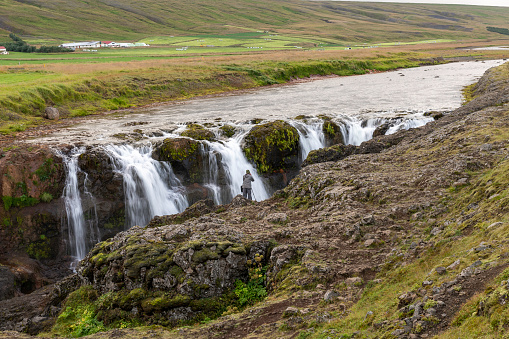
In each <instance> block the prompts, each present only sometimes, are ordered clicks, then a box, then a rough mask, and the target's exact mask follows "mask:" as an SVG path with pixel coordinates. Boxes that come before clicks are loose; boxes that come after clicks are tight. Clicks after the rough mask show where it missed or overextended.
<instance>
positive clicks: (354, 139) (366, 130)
mask: <svg viewBox="0 0 509 339" xmlns="http://www.w3.org/2000/svg"><path fill="white" fill-rule="evenodd" d="M430 121H433V118H430V117H424V116H422V114H419V115H417V116H414V117H412V118H399V119H385V118H372V119H367V120H361V119H359V118H348V117H344V119H343V120H342V122H338V124H339V125H340V128H341V133H343V141H344V143H345V144H347V145H355V146H359V145H360V144H361V143H363V142H364V141H368V140H370V139H372V138H373V133H374V132H375V130H376V129H377V127H379V126H381V125H383V124H385V123H390V124H391V127H389V129H388V130H387V132H386V133H385V134H386V135H389V134H394V133H396V132H397V131H400V130H404V129H410V128H417V127H421V126H424V125H426V124H427V123H428V122H430Z"/></svg>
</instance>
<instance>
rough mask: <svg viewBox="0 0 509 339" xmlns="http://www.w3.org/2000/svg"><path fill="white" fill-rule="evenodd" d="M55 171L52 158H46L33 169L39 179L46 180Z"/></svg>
mask: <svg viewBox="0 0 509 339" xmlns="http://www.w3.org/2000/svg"><path fill="white" fill-rule="evenodd" d="M55 172H56V166H55V163H54V161H53V158H47V159H46V160H44V163H43V164H42V165H41V166H40V167H39V168H38V169H37V170H36V171H35V174H36V175H37V176H38V177H39V180H40V181H43V182H44V181H48V180H49V179H51V178H52V177H53V175H54V174H55Z"/></svg>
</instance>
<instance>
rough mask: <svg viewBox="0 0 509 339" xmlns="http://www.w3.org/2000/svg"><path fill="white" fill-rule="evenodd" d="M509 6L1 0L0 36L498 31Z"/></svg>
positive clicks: (369, 37) (371, 38)
mask: <svg viewBox="0 0 509 339" xmlns="http://www.w3.org/2000/svg"><path fill="white" fill-rule="evenodd" d="M507 18H509V8H503V7H482V6H462V5H431V4H417V5H416V4H396V3H358V2H343V1H341V2H340V1H301V0H287V1H279V0H264V1H252V0H232V1H228V2H222V1H221V2H219V1H211V0H191V1H176V0H170V1H158V0H86V1H84V0H4V1H2V3H1V4H0V36H1V35H4V34H5V35H7V33H8V32H14V33H16V34H19V35H21V36H24V37H25V38H28V39H33V40H37V39H40V40H48V39H54V40H55V41H73V40H74V41H76V40H90V39H98V40H99V39H100V40H120V39H122V40H131V41H135V40H139V39H142V38H144V37H147V36H157V35H159V36H171V35H176V36H178V35H190V34H193V35H195V34H231V33H239V32H249V31H257V30H268V31H277V32H280V33H284V34H291V35H296V36H302V37H306V36H313V37H319V38H321V39H323V41H324V42H327V43H351V42H368V43H370V42H385V41H415V40H420V39H469V38H501V37H504V36H503V35H501V34H498V33H494V32H489V31H487V29H486V27H487V26H493V27H502V28H503V27H507V25H506V23H507Z"/></svg>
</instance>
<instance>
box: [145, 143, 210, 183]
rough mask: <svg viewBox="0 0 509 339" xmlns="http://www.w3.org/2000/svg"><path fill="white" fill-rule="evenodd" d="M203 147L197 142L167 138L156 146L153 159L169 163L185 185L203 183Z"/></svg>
mask: <svg viewBox="0 0 509 339" xmlns="http://www.w3.org/2000/svg"><path fill="white" fill-rule="evenodd" d="M203 147H204V146H203V145H202V144H201V143H200V142H199V141H196V140H192V139H187V138H167V139H164V140H163V142H162V143H160V144H158V145H156V146H155V150H154V152H153V153H152V157H153V158H154V159H155V160H158V161H169V162H170V163H171V166H172V168H173V171H174V172H175V174H176V175H177V176H178V177H179V178H180V179H181V181H183V182H184V184H193V183H202V181H203V179H204V177H205V173H204V170H205V169H204V166H203V164H204V160H205V159H204V152H202V151H201V150H202V148H203Z"/></svg>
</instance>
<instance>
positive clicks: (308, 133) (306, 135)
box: [290, 119, 325, 161]
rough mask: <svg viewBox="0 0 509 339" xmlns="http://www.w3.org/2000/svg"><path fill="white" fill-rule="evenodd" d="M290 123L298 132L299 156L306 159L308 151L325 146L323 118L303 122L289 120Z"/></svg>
mask: <svg viewBox="0 0 509 339" xmlns="http://www.w3.org/2000/svg"><path fill="white" fill-rule="evenodd" d="M290 125H292V126H293V127H295V128H296V129H297V132H298V133H299V144H300V153H301V154H300V156H301V159H302V161H304V160H306V158H307V156H308V154H309V152H311V151H312V150H315V149H319V148H323V147H325V135H324V134H323V129H322V128H323V120H322V119H319V120H317V121H312V122H311V123H309V124H305V123H303V122H300V121H290Z"/></svg>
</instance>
